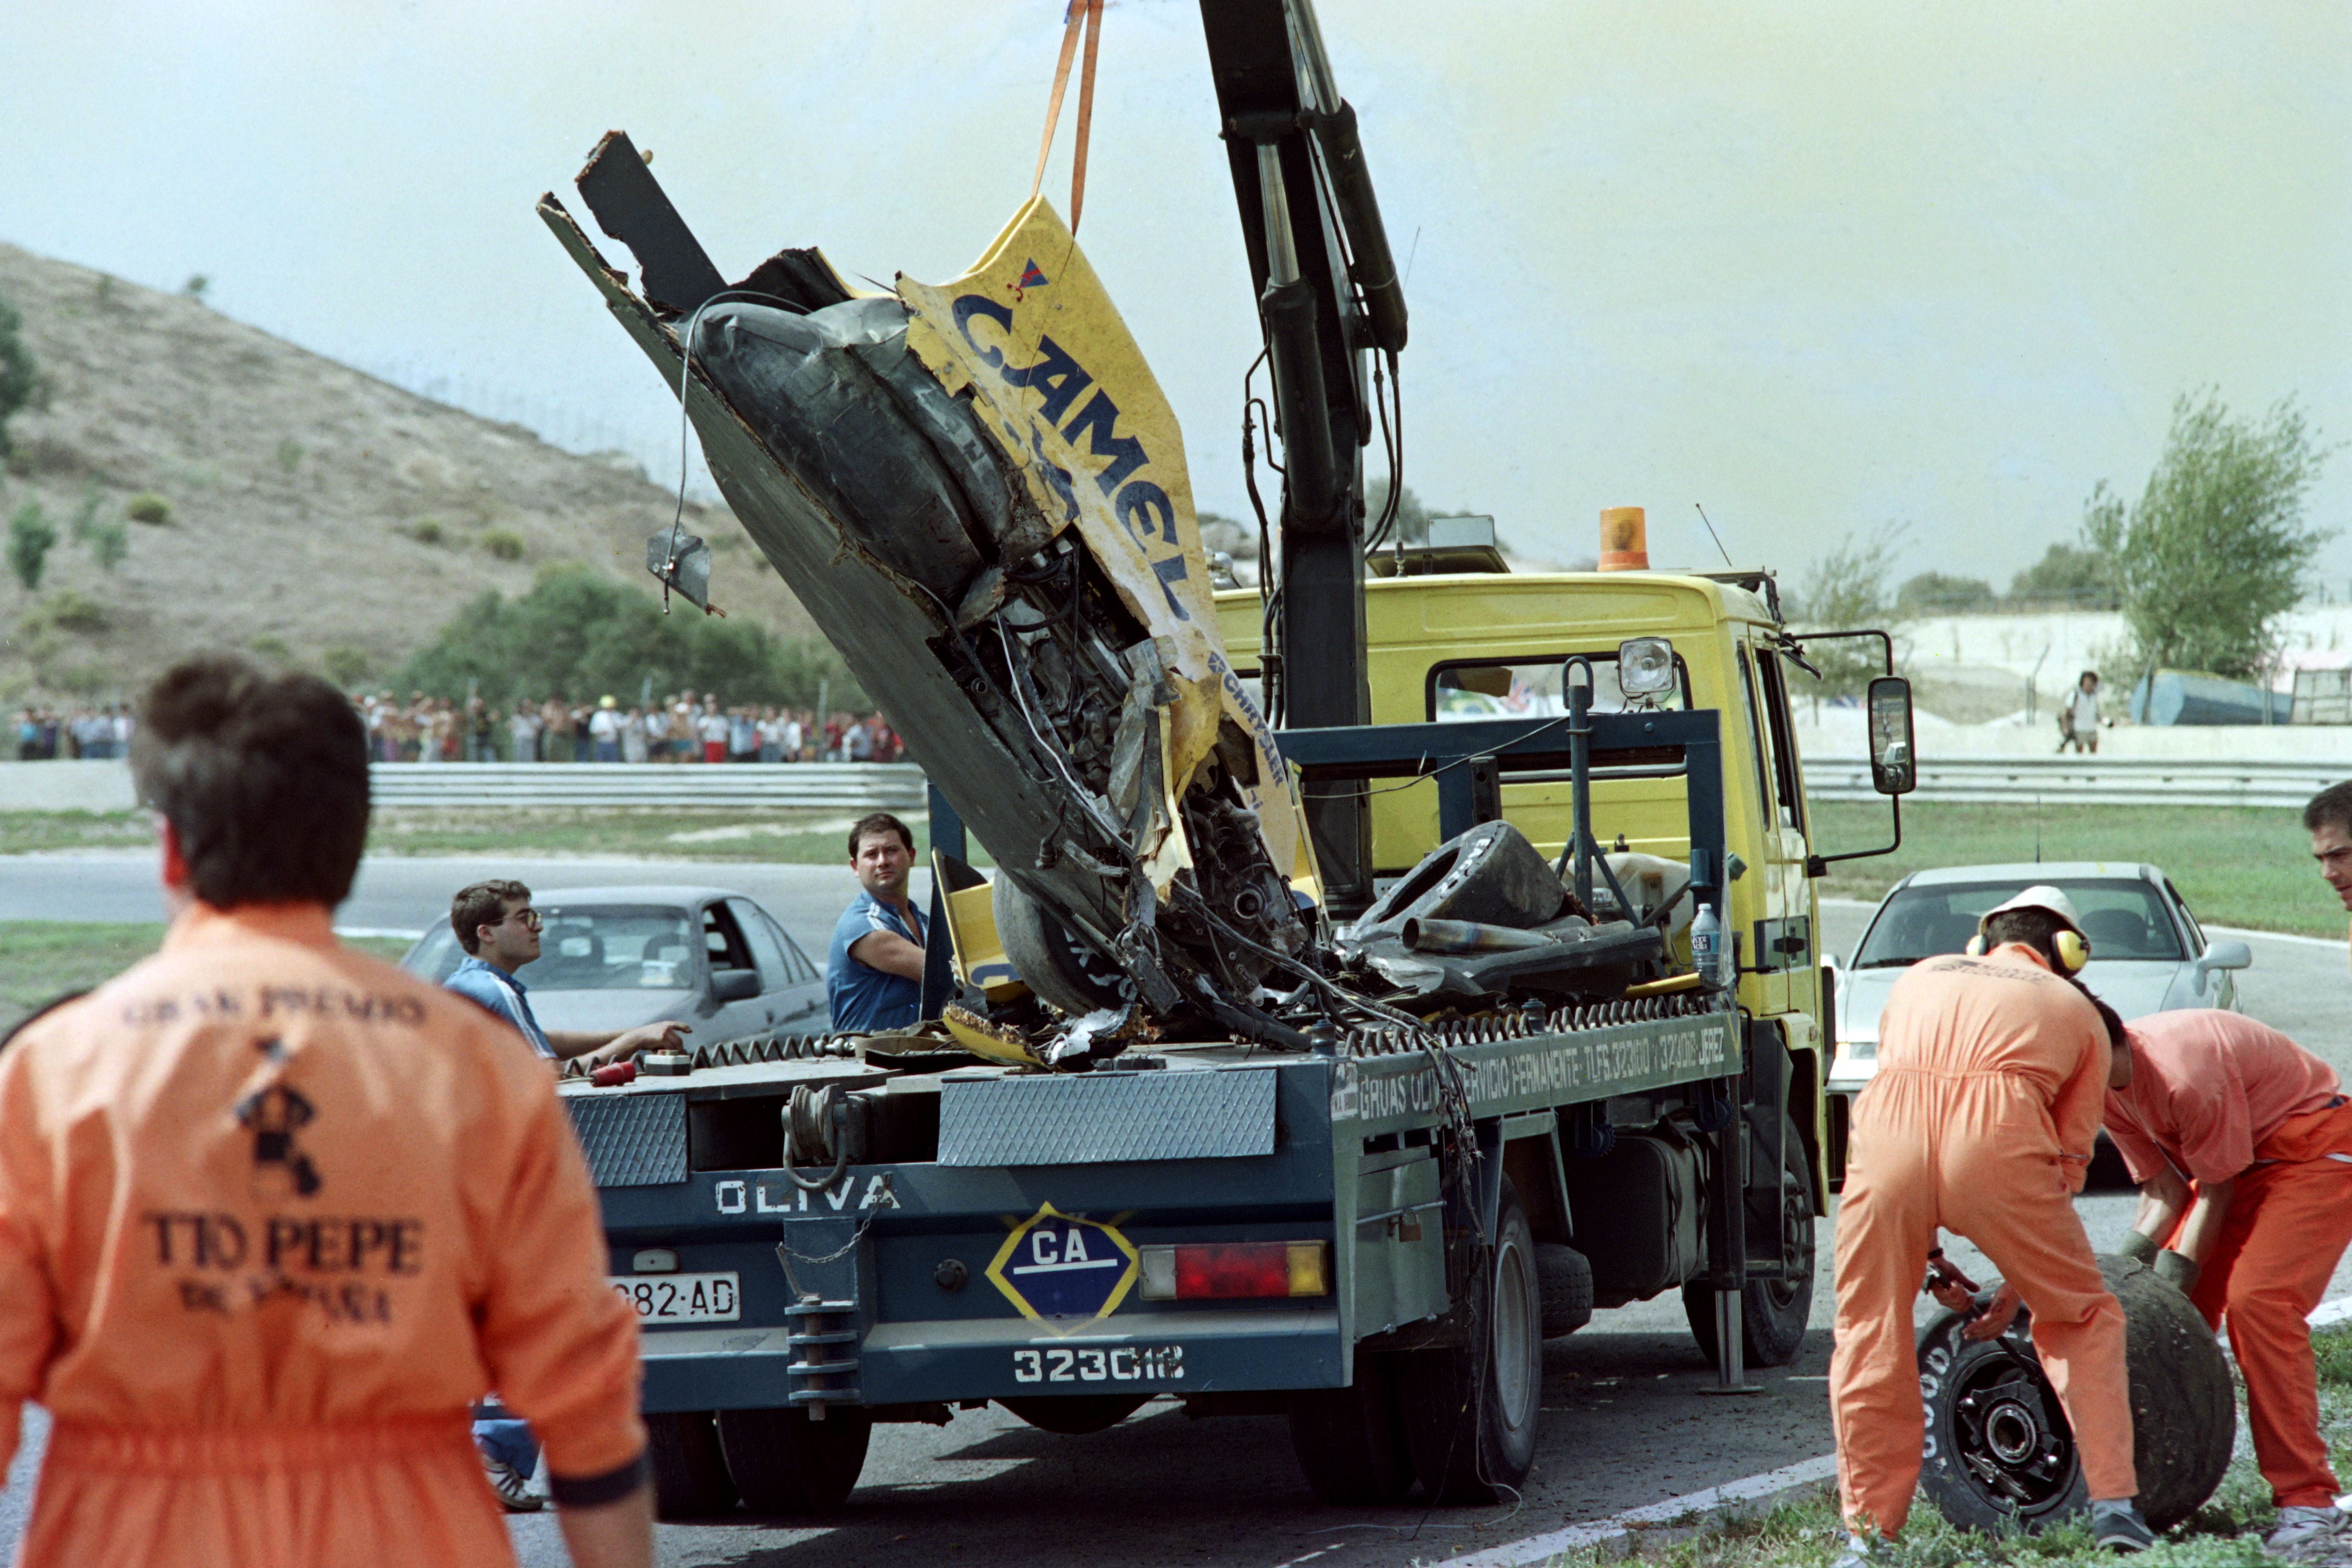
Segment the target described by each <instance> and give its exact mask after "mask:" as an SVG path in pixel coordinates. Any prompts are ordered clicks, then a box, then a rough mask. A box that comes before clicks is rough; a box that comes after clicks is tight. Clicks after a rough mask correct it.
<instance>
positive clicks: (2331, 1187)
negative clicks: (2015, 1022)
mask: <svg viewBox="0 0 2352 1568" xmlns="http://www.w3.org/2000/svg"><path fill="white" fill-rule="evenodd" d="M2129 1030H2130V1034H2131V1041H2132V1065H2133V1076H2132V1083H2131V1087H2130V1088H2129V1089H2122V1090H2110V1091H2109V1092H2108V1095H2107V1135H2108V1136H2109V1137H2111V1138H2113V1139H2114V1140H2115V1144H2116V1149H2117V1151H2118V1152H2121V1153H2122V1155H2123V1157H2124V1163H2125V1164H2126V1165H2128V1166H2129V1167H2130V1168H2131V1173H2132V1177H2133V1179H2134V1180H2136V1181H2144V1180H2146V1179H2147V1178H2148V1177H2150V1176H2153V1175H2154V1174H2155V1173H2157V1171H2158V1170H2159V1169H2160V1168H2162V1167H2163V1166H2165V1165H2167V1164H2169V1165H2171V1166H2172V1167H2173V1168H2174V1169H2175V1170H2177V1171H2179V1173H2181V1174H2182V1175H2184V1176H2186V1177H2188V1178H2189V1180H2190V1181H2191V1182H2195V1183H2200V1184H2201V1183H2208V1182H2226V1181H2230V1180H2232V1179H2235V1181H2236V1182H2237V1189H2236V1191H2235V1193H2234V1194H2232V1195H2231V1200H2230V1213H2229V1216H2228V1218H2227V1219H2225V1220H2224V1221H2223V1222H2222V1227H2221V1241H2220V1243H2219V1244H2218V1245H2217V1246H2216V1247H2214V1249H2213V1253H2212V1256H2211V1257H2210V1258H2206V1259H2205V1267H2204V1271H2203V1272H2202V1273H2201V1274H2200V1275H2199V1276H2198V1279H2197V1288H2196V1289H2194V1290H2192V1291H2190V1292H2189V1300H2192V1301H2194V1302H2196V1303H2197V1309H2198V1310H2200V1311H2201V1312H2203V1313H2204V1314H2205V1321H2207V1322H2209V1323H2211V1324H2212V1325H2213V1326H2214V1327H2215V1328H2217V1329H2218V1328H2220V1327H2221V1322H2222V1320H2223V1318H2224V1317H2225V1316H2226V1317H2227V1319H2228V1321H2229V1325H2230V1347H2231V1350H2233V1351H2235V1352H2237V1357H2238V1368H2239V1370H2240V1371H2241V1372H2242V1373H2244V1374H2245V1378H2246V1421H2247V1425H2248V1426H2250V1427H2252V1431H2253V1436H2254V1458H2255V1459H2256V1461H2257V1463H2259V1464H2260V1465H2261V1467H2262V1472H2263V1479H2264V1480H2266V1481H2268V1482H2270V1484H2271V1491H2272V1495H2273V1497H2274V1498H2275V1499H2276V1500H2277V1502H2278V1506H2279V1507H2281V1508H2325V1507H2326V1506H2327V1505H2328V1504H2329V1503H2331V1502H2333V1501H2334V1500H2335V1498H2336V1492H2337V1490H2338V1488H2337V1486H2336V1472H2335V1471H2334V1470H2333V1469H2331V1468H2329V1467H2328V1463H2327V1444H2326V1440H2325V1439H2323V1438H2322V1437H2321V1436H2320V1435H2319V1380H2318V1372H2317V1368H2316V1367H2315V1364H2314V1363H2313V1361H2312V1354H2311V1324H2310V1323H2309V1322H2308V1321H2306V1319H2307V1316H2308V1314H2309V1313H2310V1311H2311V1310H2312V1309H2313V1308H2314V1307H2316V1306H2317V1305H2319V1301H2320V1298H2322V1297H2323V1296H2325V1295H2326V1293H2327V1281H2328V1279H2329V1277H2330V1276H2332V1275H2333V1274H2334V1273H2335V1272H2336V1262H2337V1260H2338V1259H2340V1258H2342V1257H2343V1256H2344V1249H2345V1247H2346V1246H2347V1245H2352V1104H2347V1103H2346V1102H2345V1100H2344V1097H2343V1096H2342V1095H2340V1094H2338V1093H2337V1092H2336V1089H2337V1084H2336V1071H2335V1069H2334V1068H2330V1067H2329V1066H2328V1065H2327V1064H2326V1062H2323V1061H2321V1060H2320V1059H2319V1058H2317V1057H2315V1056H2313V1055H2312V1054H2311V1053H2310V1052H2308V1051H2306V1050H2305V1049H2304V1048H2303V1047H2300V1046H2298V1045H2296V1044H2295V1043H2294V1041H2293V1040H2290V1039H2288V1038H2287V1037H2285V1036H2284V1035H2282V1034H2280V1033H2279V1032H2278V1031H2277V1030H2276V1029H2273V1028H2269V1027H2266V1026H2263V1025H2261V1024H2257V1023H2255V1022H2254V1021H2253V1020H2252V1018H2247V1017H2242V1016H2240V1015H2238V1014H2235V1013H2222V1012H2215V1011H2210V1010H2205V1009H2196V1010H2188V1011H2181V1012H2173V1013H2154V1014H2150V1015H2149V1016H2147V1017H2145V1018H2142V1019H2139V1020H2138V1021H2137V1022H2135V1023H2133V1024H2132V1025H2130V1026H2129Z"/></svg>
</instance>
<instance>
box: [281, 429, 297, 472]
mask: <svg viewBox="0 0 2352 1568" xmlns="http://www.w3.org/2000/svg"><path fill="white" fill-rule="evenodd" d="M301 464H302V443H301V442H299V441H296V440H293V439H290V438H289V439H287V440H282V441H280V442H278V467H279V468H283V469H284V470H285V471H286V472H287V473H289V474H290V473H292V472H293V471H294V470H295V469H296V468H299V467H300V466H301Z"/></svg>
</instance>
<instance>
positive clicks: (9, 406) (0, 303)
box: [0, 300, 41, 458]
mask: <svg viewBox="0 0 2352 1568" xmlns="http://www.w3.org/2000/svg"><path fill="white" fill-rule="evenodd" d="M24 324H25V318H24V317H22V316H20V315H18V314H17V313H16V307H15V306H14V305H11V304H10V303H8V301H7V300H0V458H5V457H6V456H7V455H8V452H9V447H8V420H9V418H10V416H13V415H14V414H16V411H17V410H18V409H20V408H22V407H24V406H25V405H26V404H27V403H30V402H31V401H32V400H33V392H34V389H35V388H36V387H37V386H38V385H39V384H40V379H41V377H40V371H39V368H38V367H37V366H36V365H35V364H34V363H33V351H32V350H30V349H28V348H26V346H25V340H24V339H23V337H22V336H20V335H19V331H20V329H21V328H22V327H23V326H24Z"/></svg>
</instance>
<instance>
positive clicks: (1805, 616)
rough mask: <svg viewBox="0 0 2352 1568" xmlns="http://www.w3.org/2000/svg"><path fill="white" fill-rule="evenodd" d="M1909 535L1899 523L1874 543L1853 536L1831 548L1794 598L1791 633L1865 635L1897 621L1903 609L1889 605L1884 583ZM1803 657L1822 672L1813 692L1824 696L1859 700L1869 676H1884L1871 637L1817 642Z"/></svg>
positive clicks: (1814, 565)
mask: <svg viewBox="0 0 2352 1568" xmlns="http://www.w3.org/2000/svg"><path fill="white" fill-rule="evenodd" d="M1908 531H1909V525H1908V524H1905V523H1897V524H1895V525H1894V526H1893V527H1891V528H1887V529H1885V530H1884V531H1881V532H1880V533H1879V534H1878V535H1877V536H1876V537H1874V538H1872V539H1868V540H1864V538H1863V537H1862V536H1861V535H1860V534H1859V533H1849V534H1847V535H1846V536H1845V537H1844V538H1843V539H1841V540H1839V541H1838V542H1837V543H1835V544H1834V545H1832V546H1831V547H1830V549H1829V551H1828V552H1827V553H1825V554H1824V555H1822V557H1821V559H1819V560H1818V561H1815V562H1814V563H1812V565H1811V567H1809V568H1807V569H1806V572H1805V574H1804V576H1803V577H1802V578H1801V579H1800V580H1799V581H1798V584H1797V586H1796V590H1795V592H1794V593H1793V594H1791V595H1790V598H1789V603H1788V606H1787V608H1788V617H1789V626H1790V629H1791V630H1792V631H1794V632H1796V633H1797V635H1798V636H1799V637H1802V636H1803V635H1804V634H1805V633H1806V632H1808V631H1817V632H1851V631H1861V630H1864V629H1865V628H1867V627H1871V626H1885V625H1886V624H1887V623H1889V622H1892V621H1895V620H1896V619H1899V618H1900V616H1901V607H1900V606H1899V605H1891V604H1889V603H1888V595H1887V592H1886V578H1887V574H1889V573H1890V572H1891V571H1893V569H1894V565H1895V551H1896V550H1897V549H1899V548H1900V547H1901V545H1902V542H1903V536H1904V535H1905V534H1906V532H1908ZM1805 657H1806V658H1807V659H1808V660H1809V661H1810V662H1811V664H1812V665H1813V667H1814V668H1817V669H1819V670H1820V671H1821V672H1822V679H1821V683H1820V685H1819V686H1818V687H1817V688H1816V690H1815V694H1816V695H1818V696H1822V697H1859V696H1861V695H1862V693H1863V690H1864V688H1866V687H1868V686H1869V684H1870V679H1871V677H1873V676H1874V675H1884V674H1885V673H1886V664H1885V659H1884V658H1883V657H1882V656H1881V653H1880V649H1879V646H1878V644H1877V642H1876V641H1875V640H1874V639H1872V638H1864V637H1854V638H1852V639H1846V640H1840V641H1838V642H1822V643H1815V644H1813V645H1812V646H1811V647H1808V648H1807V649H1806V650H1805Z"/></svg>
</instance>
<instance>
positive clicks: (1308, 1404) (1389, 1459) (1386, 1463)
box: [1290, 1351, 1412, 1508]
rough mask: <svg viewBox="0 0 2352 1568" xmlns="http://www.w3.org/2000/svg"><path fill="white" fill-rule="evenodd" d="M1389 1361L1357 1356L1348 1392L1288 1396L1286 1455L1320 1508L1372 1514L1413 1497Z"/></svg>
mask: <svg viewBox="0 0 2352 1568" xmlns="http://www.w3.org/2000/svg"><path fill="white" fill-rule="evenodd" d="M1395 1359H1396V1358H1394V1357H1393V1356H1386V1355H1368V1354H1366V1353H1365V1352H1362V1351H1358V1352H1356V1381H1355V1383H1354V1384H1353V1385H1352V1386H1350V1387H1347V1388H1301V1389H1295V1390H1293V1391H1292V1393H1291V1395H1290V1448H1291V1452H1293V1453H1295V1454H1297V1456H1298V1468H1300V1469H1301V1470H1303V1471H1305V1472H1306V1474H1307V1487H1308V1488H1309V1489H1311V1490H1313V1492H1314V1493H1315V1495H1316V1497H1318V1499H1320V1500H1323V1501H1324V1502H1328V1503H1337V1504H1340V1505H1342V1506H1347V1507H1354V1508H1370V1507H1377V1506H1379V1505H1381V1504H1382V1503H1392V1502H1402V1500H1404V1495H1405V1493H1407V1492H1409V1491H1411V1490H1412V1449H1411V1448H1410V1447H1407V1446H1406V1444H1405V1440H1404V1411H1403V1409H1402V1406H1401V1405H1399V1403H1398V1398H1397V1378H1396V1369H1395V1365H1394V1363H1395Z"/></svg>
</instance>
